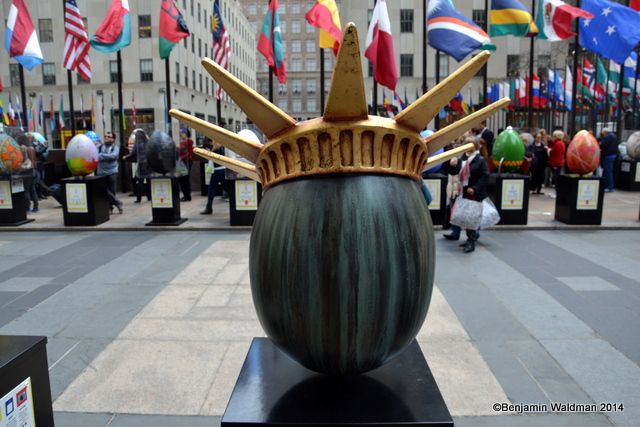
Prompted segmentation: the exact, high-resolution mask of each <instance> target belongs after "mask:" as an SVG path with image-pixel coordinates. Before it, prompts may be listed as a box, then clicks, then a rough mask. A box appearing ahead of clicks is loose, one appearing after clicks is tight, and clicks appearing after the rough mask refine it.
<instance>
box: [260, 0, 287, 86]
mask: <svg viewBox="0 0 640 427" xmlns="http://www.w3.org/2000/svg"><path fill="white" fill-rule="evenodd" d="M258 52H260V53H261V54H262V55H263V56H264V57H265V59H266V60H267V64H269V67H271V68H272V69H273V72H274V73H275V75H276V77H278V81H279V82H280V83H282V84H285V83H286V82H287V70H286V64H285V62H284V49H283V48H282V34H281V33H280V12H279V11H278V0H271V1H270V2H269V9H268V10H267V14H266V15H265V16H264V22H263V23H262V30H261V31H260V38H259V39H258Z"/></svg>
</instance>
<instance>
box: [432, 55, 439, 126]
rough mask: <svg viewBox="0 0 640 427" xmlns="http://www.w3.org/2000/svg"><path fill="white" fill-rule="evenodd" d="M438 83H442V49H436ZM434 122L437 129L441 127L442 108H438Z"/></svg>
mask: <svg viewBox="0 0 640 427" xmlns="http://www.w3.org/2000/svg"><path fill="white" fill-rule="evenodd" d="M438 83H440V51H439V50H437V49H436V85H437V84H438ZM433 124H434V129H435V130H436V131H437V130H439V129H440V110H438V114H436V117H435V119H434V122H433Z"/></svg>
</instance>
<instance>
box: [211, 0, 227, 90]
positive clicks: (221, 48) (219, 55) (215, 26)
mask: <svg viewBox="0 0 640 427" xmlns="http://www.w3.org/2000/svg"><path fill="white" fill-rule="evenodd" d="M211 33H212V34H213V60H214V61H216V63H217V64H218V65H220V66H221V67H222V68H224V69H225V70H228V69H229V57H230V56H231V47H230V45H229V33H228V32H227V28H226V27H225V25H224V21H223V20H222V15H221V14H220V8H219V7H218V3H217V2H216V3H214V4H213V16H212V17H211ZM217 86H218V87H217V89H216V99H220V96H221V95H222V86H220V85H217Z"/></svg>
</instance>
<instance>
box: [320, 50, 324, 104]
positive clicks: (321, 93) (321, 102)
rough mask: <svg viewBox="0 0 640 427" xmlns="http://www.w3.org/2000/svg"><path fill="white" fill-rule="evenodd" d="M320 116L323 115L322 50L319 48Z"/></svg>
mask: <svg viewBox="0 0 640 427" xmlns="http://www.w3.org/2000/svg"><path fill="white" fill-rule="evenodd" d="M320 115H321V116H323V115H324V49H323V48H320Z"/></svg>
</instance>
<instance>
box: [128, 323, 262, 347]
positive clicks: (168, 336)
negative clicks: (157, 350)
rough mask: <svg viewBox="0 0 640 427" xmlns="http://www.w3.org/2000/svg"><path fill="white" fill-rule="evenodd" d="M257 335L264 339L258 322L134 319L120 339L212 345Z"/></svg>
mask: <svg viewBox="0 0 640 427" xmlns="http://www.w3.org/2000/svg"><path fill="white" fill-rule="evenodd" d="M257 336H264V332H263V331H262V328H261V327H260V324H259V323H258V322H256V321H249V320H247V321H243V320H191V319H188V320H186V319H185V320H176V319H134V320H133V321H131V322H130V323H129V325H127V327H126V328H125V330H124V331H122V334H121V336H120V337H121V338H126V339H151V340H177V341H214V342H215V341H229V340H239V339H250V338H253V337H257Z"/></svg>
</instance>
